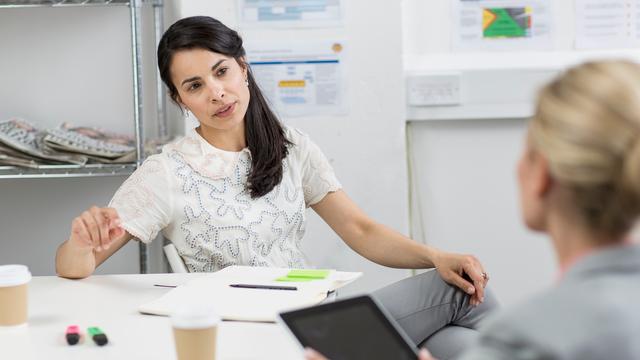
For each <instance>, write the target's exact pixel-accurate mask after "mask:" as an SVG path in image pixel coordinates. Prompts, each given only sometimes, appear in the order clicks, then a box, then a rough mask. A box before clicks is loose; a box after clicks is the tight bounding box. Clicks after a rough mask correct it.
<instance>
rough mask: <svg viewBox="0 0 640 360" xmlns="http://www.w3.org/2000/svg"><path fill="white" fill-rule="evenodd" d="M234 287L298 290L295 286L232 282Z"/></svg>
mask: <svg viewBox="0 0 640 360" xmlns="http://www.w3.org/2000/svg"><path fill="white" fill-rule="evenodd" d="M229 286H231V287H234V288H244V289H266V290H298V288H297V287H295V286H281V285H251V284H231V285H229Z"/></svg>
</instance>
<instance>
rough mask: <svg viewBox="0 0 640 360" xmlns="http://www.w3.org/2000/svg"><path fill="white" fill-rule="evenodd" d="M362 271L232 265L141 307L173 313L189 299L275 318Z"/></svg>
mask: <svg viewBox="0 0 640 360" xmlns="http://www.w3.org/2000/svg"><path fill="white" fill-rule="evenodd" d="M361 275H362V273H359V272H342V271H335V270H293V269H286V268H261V267H250V266H230V267H227V268H224V269H222V270H220V271H218V272H215V273H212V274H210V275H207V276H204V277H201V278H198V279H195V280H192V281H189V282H187V283H186V284H184V285H181V286H178V287H177V288H175V289H173V290H171V291H169V292H168V293H167V294H165V295H164V296H162V297H160V298H159V299H157V300H154V301H152V302H150V303H147V304H143V305H141V306H140V307H139V308H138V311H140V312H141V313H143V314H154V315H165V316H167V315H170V314H171V313H172V312H174V311H175V310H176V309H178V308H179V307H181V306H188V305H189V304H190V303H202V302H207V303H210V304H212V305H213V306H214V307H215V309H216V311H217V312H218V314H219V315H220V316H221V317H222V319H224V320H238V321H263V322H274V321H275V320H276V318H277V315H278V313H280V312H282V311H285V310H290V309H295V308H300V307H304V306H311V305H315V304H318V303H320V302H321V301H322V300H324V299H325V298H326V297H327V293H328V292H330V291H333V290H336V289H338V288H340V287H342V286H344V285H346V284H348V283H350V282H352V281H354V280H356V279H357V278H359V277H360V276H361ZM231 284H251V285H272V286H293V287H295V288H296V290H295V291H292V290H272V289H252V288H237V287H231V286H230V285H231Z"/></svg>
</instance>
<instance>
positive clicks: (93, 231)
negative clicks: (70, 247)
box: [80, 211, 102, 251]
mask: <svg viewBox="0 0 640 360" xmlns="http://www.w3.org/2000/svg"><path fill="white" fill-rule="evenodd" d="M80 217H81V218H82V222H83V223H84V226H85V228H86V229H87V232H88V233H89V237H90V238H91V245H92V246H93V248H94V249H95V250H97V251H100V250H102V249H101V248H99V247H100V232H99V229H98V224H97V223H96V221H95V219H94V218H93V215H91V213H90V212H89V211H84V212H83V213H82V215H80Z"/></svg>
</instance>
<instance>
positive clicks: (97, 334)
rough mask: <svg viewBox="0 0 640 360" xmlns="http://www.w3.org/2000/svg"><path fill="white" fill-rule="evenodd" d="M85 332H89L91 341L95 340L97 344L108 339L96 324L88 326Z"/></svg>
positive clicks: (100, 344) (104, 343) (102, 343)
mask: <svg viewBox="0 0 640 360" xmlns="http://www.w3.org/2000/svg"><path fill="white" fill-rule="evenodd" d="M87 333H89V336H91V338H92V339H93V342H95V343H96V344H97V345H98V346H103V345H106V344H107V343H108V342H109V339H107V335H106V334H105V333H104V332H102V330H100V328H99V327H97V326H92V327H90V328H88V329H87Z"/></svg>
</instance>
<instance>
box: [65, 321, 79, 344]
mask: <svg viewBox="0 0 640 360" xmlns="http://www.w3.org/2000/svg"><path fill="white" fill-rule="evenodd" d="M65 337H66V338H67V344H69V345H75V344H77V343H78V342H79V341H80V330H79V329H78V326H77V325H70V326H67V332H66V333H65Z"/></svg>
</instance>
